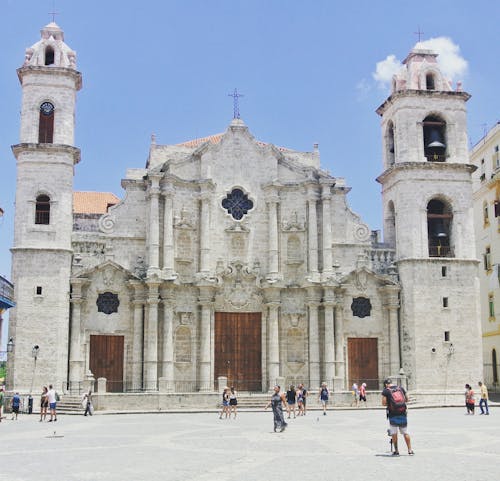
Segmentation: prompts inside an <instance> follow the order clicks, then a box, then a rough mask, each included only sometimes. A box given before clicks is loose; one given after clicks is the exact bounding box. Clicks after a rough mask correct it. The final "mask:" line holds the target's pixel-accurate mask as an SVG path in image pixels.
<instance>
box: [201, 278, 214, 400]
mask: <svg viewBox="0 0 500 481" xmlns="http://www.w3.org/2000/svg"><path fill="white" fill-rule="evenodd" d="M198 302H199V304H200V306H201V320H200V333H199V340H200V358H199V373H200V378H199V381H200V383H199V388H200V391H213V382H214V380H213V378H212V369H211V368H212V342H211V341H212V311H213V305H214V303H213V288H212V287H200V297H199V299H198Z"/></svg>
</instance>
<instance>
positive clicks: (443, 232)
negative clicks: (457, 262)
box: [427, 199, 455, 257]
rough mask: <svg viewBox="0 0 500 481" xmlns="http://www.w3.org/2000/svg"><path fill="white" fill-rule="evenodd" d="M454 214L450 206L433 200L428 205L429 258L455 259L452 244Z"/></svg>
mask: <svg viewBox="0 0 500 481" xmlns="http://www.w3.org/2000/svg"><path fill="white" fill-rule="evenodd" d="M452 219H453V214H452V213H451V209H450V208H449V206H448V205H446V204H445V203H443V202H441V201H440V200H437V199H433V200H431V201H430V202H429V203H428V204H427V234H428V241H429V257H455V256H454V253H453V249H452V243H451V227H452Z"/></svg>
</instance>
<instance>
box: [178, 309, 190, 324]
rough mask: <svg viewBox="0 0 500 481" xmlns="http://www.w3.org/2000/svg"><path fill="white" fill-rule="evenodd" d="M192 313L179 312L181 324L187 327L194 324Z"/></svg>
mask: <svg viewBox="0 0 500 481" xmlns="http://www.w3.org/2000/svg"><path fill="white" fill-rule="evenodd" d="M192 316H193V313H192V312H179V324H182V325H183V326H186V325H188V324H191V323H192Z"/></svg>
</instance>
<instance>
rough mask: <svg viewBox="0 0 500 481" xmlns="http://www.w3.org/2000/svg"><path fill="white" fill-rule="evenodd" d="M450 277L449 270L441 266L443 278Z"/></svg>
mask: <svg viewBox="0 0 500 481" xmlns="http://www.w3.org/2000/svg"><path fill="white" fill-rule="evenodd" d="M447 275H448V269H447V268H446V266H441V277H446V276H447Z"/></svg>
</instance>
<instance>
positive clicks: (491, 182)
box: [471, 122, 500, 385]
mask: <svg viewBox="0 0 500 481" xmlns="http://www.w3.org/2000/svg"><path fill="white" fill-rule="evenodd" d="M471 163H472V164H474V165H475V166H476V167H477V170H476V171H475V172H474V174H473V183H474V184H473V186H474V187H473V188H474V222H475V232H476V246H477V254H478V257H479V258H480V259H481V264H480V269H479V271H480V272H479V280H480V286H481V287H480V291H481V323H482V328H483V354H484V380H485V382H486V384H489V385H498V383H499V376H498V373H499V366H498V363H499V356H500V282H499V276H500V122H497V123H496V125H495V126H494V127H493V128H492V129H491V130H490V131H489V132H488V133H487V134H486V135H485V136H484V137H483V138H482V139H481V140H480V141H479V142H478V143H477V144H476V145H475V146H474V147H473V149H472V150H471Z"/></svg>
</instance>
